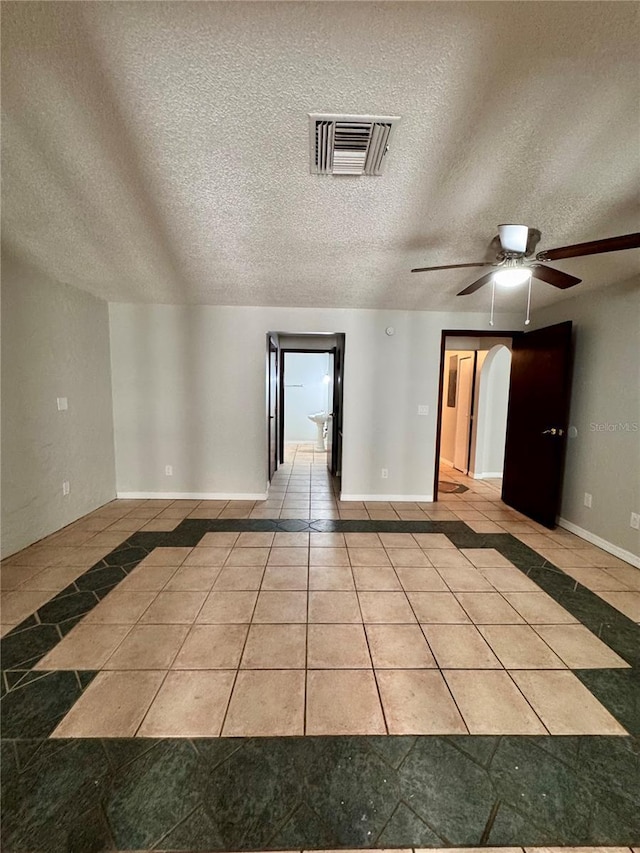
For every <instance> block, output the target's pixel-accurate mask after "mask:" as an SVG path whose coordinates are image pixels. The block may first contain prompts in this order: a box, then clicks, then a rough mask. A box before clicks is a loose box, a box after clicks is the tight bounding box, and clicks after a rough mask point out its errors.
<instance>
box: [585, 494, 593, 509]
mask: <svg viewBox="0 0 640 853" xmlns="http://www.w3.org/2000/svg"><path fill="white" fill-rule="evenodd" d="M592 501H593V495H590V494H589V492H585V493H584V505H585V506H588V507H589V509H591V502H592Z"/></svg>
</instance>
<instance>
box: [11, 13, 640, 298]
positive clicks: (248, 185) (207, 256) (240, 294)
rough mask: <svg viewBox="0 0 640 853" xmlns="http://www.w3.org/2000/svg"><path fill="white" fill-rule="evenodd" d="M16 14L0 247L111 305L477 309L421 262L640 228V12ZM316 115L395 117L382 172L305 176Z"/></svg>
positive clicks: (610, 275)
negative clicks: (501, 228)
mask: <svg viewBox="0 0 640 853" xmlns="http://www.w3.org/2000/svg"><path fill="white" fill-rule="evenodd" d="M2 6H3V9H2V13H3V14H2V16H3V28H2V41H3V55H2V65H3V83H2V86H3V88H2V107H3V157H4V159H3V178H4V190H3V238H4V245H5V250H6V251H7V252H8V253H10V254H11V255H12V256H17V257H18V258H19V259H21V260H22V261H24V262H26V263H28V264H30V265H32V266H33V267H34V268H36V269H39V270H42V271H46V273H47V274H48V275H49V276H50V277H52V278H54V279H56V280H58V281H61V282H65V283H69V284H72V285H75V286H77V287H80V288H83V289H85V290H88V291H90V292H92V293H94V294H96V295H98V296H100V297H103V298H105V299H108V300H112V301H152V302H174V303H175V302H178V303H179V302H199V303H212V304H224V305H282V306H335V307H367V308H380V307H387V308H410V309H412V308H415V309H434V310H445V309H447V310H448V309H452V308H453V309H458V310H466V311H468V310H471V311H486V307H487V301H488V296H489V293H488V289H487V288H485V289H483V290H481V291H479V292H478V293H477V294H475V295H473V296H470V297H466V298H464V299H462V298H460V299H456V298H455V296H454V294H455V293H456V291H457V290H459V289H460V288H461V287H463V286H465V285H466V284H469V283H470V282H471V281H473V280H474V278H475V277H477V276H476V275H474V273H475V270H467V271H464V270H461V271H453V272H447V273H429V274H421V275H419V274H413V275H412V274H411V273H410V272H409V270H410V269H411V267H413V266H424V265H428V264H442V263H450V262H456V261H472V260H477V259H483V258H484V256H485V253H486V250H487V246H488V244H489V242H490V240H491V238H492V237H493V236H494V235H495V233H496V226H497V224H498V223H500V222H505V221H507V222H508V221H515V222H524V223H526V224H529V225H531V226H535V227H538V228H539V229H540V230H541V231H542V241H541V243H540V246H539V248H540V249H542V248H548V247H550V246H554V245H563V244H566V243H573V242H578V241H583V240H591V239H595V238H598V237H606V236H611V235H614V234H620V233H627V232H630V231H637V230H640V228H639V224H638V186H639V171H640V169H639V166H640V145H639V142H640V136H639V118H640V114H639V109H638V103H639V102H638V95H639V86H638V77H637V69H638V59H639V51H638V44H639V43H640V42H639V40H638V36H639V32H638V9H639V7H638V5H637V4H634V3H627V2H613V3H607V2H599V3H591V2H586V3H582V2H567V3H565V2H544V3H539V2H513V3H502V2H498V3H493V2H431V3H421V2H411V3H393V2H388V3H367V2H356V3H339V2H338V3H294V2H285V3H271V2H259V3H244V2H230V3H216V2H214V3H207V2H195V3H189V2H163V3H155V2H138V3H111V2H109V3H103V2H75V3H58V2H45V3H34V2H16V3H14V2H4V3H3V4H2ZM315 111H319V112H344V113H370V114H383V115H384V114H399V115H401V116H402V121H401V123H400V125H399V128H398V131H397V134H396V137H395V141H394V143H393V149H392V150H391V151H390V153H389V155H388V157H387V165H386V173H385V174H384V176H382V177H378V178H348V177H346V178H345V177H343V178H333V177H316V176H312V175H310V174H309V164H308V157H309V148H308V119H307V114H308V113H309V112H315ZM639 265H640V252H639V251H638V250H635V251H628V252H619V253H616V254H610V255H603V256H600V257H598V258H593V259H589V258H583V259H575V260H568V261H563V262H558V263H557V264H556V266H557V267H558V268H561V269H564V270H566V271H567V272H571V273H574V274H576V275H578V276H580V277H582V278H584V280H585V281H584V283H583V284H582V285H579V286H578V288H576V289H575V290H573V291H569V292H568V293H569V295H574V294H577V293H579V292H580V291H584V290H587V289H589V288H596V287H604V286H606V285H610V284H613V283H615V282H618V281H622V280H626V279H628V278H630V277H631V276H632V275H633V274H634V273H636V272H637V271H638V268H639ZM566 295H567V294H564V295H563V294H562V293H561V292H560V291H557V290H556V289H554V288H551V287H550V286H548V285H544V284H542V283H539V284H536V285H535V293H534V305H541V304H546V303H548V302H550V301H553V300H555V299H558V298H563V297H564V296H566ZM523 299H524V295H523V294H522V293H516V294H513V293H509V294H505V295H504V297H501V303H500V304H501V306H503V307H515V306H516V305H520V304H521V303H523Z"/></svg>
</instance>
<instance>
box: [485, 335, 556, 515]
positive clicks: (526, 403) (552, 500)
mask: <svg viewBox="0 0 640 853" xmlns="http://www.w3.org/2000/svg"><path fill="white" fill-rule="evenodd" d="M571 352H572V343H571V322H567V323H559V324H558V325H557V326H548V327H547V328H545V329H537V330H536V331H535V332H528V333H526V334H523V335H517V336H516V337H514V339H513V357H512V362H511V387H510V391H509V414H508V418H507V440H506V446H505V458H504V476H503V481H502V500H503V501H504V502H505V503H507V504H509V506H511V507H513V508H514V509H517V510H518V511H519V512H522V513H523V514H524V515H526V516H528V517H529V518H532V519H533V520H534V521H537V522H539V523H540V524H543V525H544V526H545V527H550V528H553V527H555V524H556V518H557V515H558V511H559V509H560V497H561V490H562V476H563V466H564V453H565V445H566V438H567V421H568V417H569V399H570V394H571Z"/></svg>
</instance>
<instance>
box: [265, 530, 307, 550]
mask: <svg viewBox="0 0 640 853" xmlns="http://www.w3.org/2000/svg"><path fill="white" fill-rule="evenodd" d="M273 544H274V546H275V547H276V548H308V547H309V534H308V533H276V535H275V539H274V540H273Z"/></svg>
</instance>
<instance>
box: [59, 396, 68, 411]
mask: <svg viewBox="0 0 640 853" xmlns="http://www.w3.org/2000/svg"><path fill="white" fill-rule="evenodd" d="M57 400H58V411H59V412H66V411H67V409H68V408H69V402H68V400H67V398H66V397H58V398H57Z"/></svg>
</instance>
